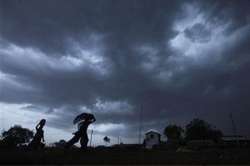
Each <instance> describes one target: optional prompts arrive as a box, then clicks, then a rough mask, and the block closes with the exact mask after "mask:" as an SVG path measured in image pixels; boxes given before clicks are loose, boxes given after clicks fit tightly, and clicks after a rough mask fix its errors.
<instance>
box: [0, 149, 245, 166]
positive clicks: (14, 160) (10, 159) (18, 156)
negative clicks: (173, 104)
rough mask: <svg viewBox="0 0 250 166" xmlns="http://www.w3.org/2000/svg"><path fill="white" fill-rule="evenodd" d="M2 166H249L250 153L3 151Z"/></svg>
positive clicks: (93, 150) (1, 151)
mask: <svg viewBox="0 0 250 166" xmlns="http://www.w3.org/2000/svg"><path fill="white" fill-rule="evenodd" d="M0 156H1V157H0V164H201V165H208V164H250V150H249V149H238V150H227V151H222V150H221V151H206V152H173V151H172V152H171V151H164V150H120V149H119V150H117V149H103V150H97V149H90V150H87V151H81V150H79V149H72V150H63V149H54V148H50V149H45V150H42V151H28V150H24V149H18V150H3V149H1V150H0Z"/></svg>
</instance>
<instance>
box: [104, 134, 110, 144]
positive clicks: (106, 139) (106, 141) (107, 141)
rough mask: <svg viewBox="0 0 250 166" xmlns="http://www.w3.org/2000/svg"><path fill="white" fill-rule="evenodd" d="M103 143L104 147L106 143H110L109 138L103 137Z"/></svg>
mask: <svg viewBox="0 0 250 166" xmlns="http://www.w3.org/2000/svg"><path fill="white" fill-rule="evenodd" d="M103 141H104V142H105V143H106V145H107V144H108V143H110V138H109V137H107V136H105V137H104V138H103Z"/></svg>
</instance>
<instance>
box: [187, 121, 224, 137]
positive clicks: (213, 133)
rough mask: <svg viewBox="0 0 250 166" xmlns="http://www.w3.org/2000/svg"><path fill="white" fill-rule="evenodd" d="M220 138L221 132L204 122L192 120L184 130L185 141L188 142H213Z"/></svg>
mask: <svg viewBox="0 0 250 166" xmlns="http://www.w3.org/2000/svg"><path fill="white" fill-rule="evenodd" d="M221 137H222V132H221V131H220V130H217V129H215V128H213V127H212V126H211V125H210V124H209V123H207V122H206V121H204V120H200V119H194V120H192V121H191V122H190V123H189V124H188V125H187V126H186V130H185V139H186V140H187V141H189V140H207V139H210V140H214V141H215V142H217V141H219V140H220V138H221Z"/></svg>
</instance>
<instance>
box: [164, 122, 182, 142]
mask: <svg viewBox="0 0 250 166" xmlns="http://www.w3.org/2000/svg"><path fill="white" fill-rule="evenodd" d="M183 132H184V130H183V129H182V128H181V127H180V126H177V125H168V126H167V127H166V128H165V129H164V135H165V136H167V137H168V139H171V140H180V139H181V136H182V133H183Z"/></svg>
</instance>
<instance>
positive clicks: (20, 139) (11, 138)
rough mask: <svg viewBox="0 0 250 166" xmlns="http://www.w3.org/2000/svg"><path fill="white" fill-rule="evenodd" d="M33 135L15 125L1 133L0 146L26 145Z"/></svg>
mask: <svg viewBox="0 0 250 166" xmlns="http://www.w3.org/2000/svg"><path fill="white" fill-rule="evenodd" d="M33 134H34V133H33V132H32V131H30V130H29V129H27V128H22V126H19V125H15V126H13V127H11V128H10V129H9V130H8V131H4V132H3V133H2V137H3V140H2V141H1V146H4V147H16V146H17V145H18V144H22V143H27V142H29V141H30V139H31V138H32V137H33Z"/></svg>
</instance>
